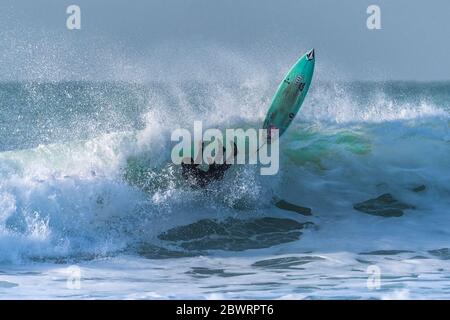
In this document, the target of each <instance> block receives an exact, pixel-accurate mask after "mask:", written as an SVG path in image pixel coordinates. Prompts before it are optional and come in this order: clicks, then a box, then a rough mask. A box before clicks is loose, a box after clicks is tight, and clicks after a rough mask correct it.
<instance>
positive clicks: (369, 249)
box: [0, 81, 450, 299]
mask: <svg viewBox="0 0 450 320" xmlns="http://www.w3.org/2000/svg"><path fill="white" fill-rule="evenodd" d="M275 89H276V82H275V81H274V82H273V83H272V82H270V83H261V82H252V81H242V82H241V83H231V84H221V83H214V82H212V83H208V82H186V83H171V82H164V83H163V82H154V83H145V84H131V83H124V82H48V83H38V82H4V83H1V84H0V299H12V298H19V299H27V298H31V299H40V298H45V299H46V298H51V299H62V298H70V299H95V298H105V299H111V298H119V299H122V298H125V299H160V298H170V299H196V298H199V299H219V298H227V299H228V298H233V299H234V298H236V299H260V298H261V299H396V298H400V299H423V298H432V299H434V298H437V299H450V183H449V181H450V83H449V82H436V83H432V82H430V83H421V82H341V83H330V82H319V81H313V84H312V86H311V89H310V92H309V94H308V96H307V98H306V100H305V103H304V104H303V107H302V109H301V110H300V112H299V114H298V115H297V117H296V118H295V120H294V122H293V124H292V126H291V127H290V128H289V130H288V131H287V132H286V133H285V135H284V136H283V137H282V138H281V145H280V171H279V173H278V174H277V175H275V176H261V175H260V174H259V168H258V166H257V165H236V166H233V167H232V168H231V169H230V170H229V171H228V172H227V173H226V175H225V179H224V180H223V181H220V182H215V183H212V184H211V185H210V186H208V188H207V190H193V189H191V188H190V187H189V186H187V185H186V183H185V182H184V181H183V179H182V178H181V174H180V168H179V166H176V165H174V164H172V162H171V160H170V152H171V149H172V147H173V143H172V142H171V141H170V134H171V132H172V130H174V129H176V128H180V127H181V128H187V129H192V128H193V122H194V121H195V120H201V121H203V124H204V127H209V128H221V129H224V128H239V127H242V128H249V127H255V128H259V127H260V126H261V124H262V121H263V119H264V116H265V113H266V111H267V109H268V106H269V104H270V99H271V96H272V94H273V92H274V91H275ZM299 207H305V208H310V209H311V215H305V213H307V212H308V210H306V209H303V210H298V208H299ZM305 210H306V211H305ZM298 211H300V213H299V212H298ZM302 213H303V214H302Z"/></svg>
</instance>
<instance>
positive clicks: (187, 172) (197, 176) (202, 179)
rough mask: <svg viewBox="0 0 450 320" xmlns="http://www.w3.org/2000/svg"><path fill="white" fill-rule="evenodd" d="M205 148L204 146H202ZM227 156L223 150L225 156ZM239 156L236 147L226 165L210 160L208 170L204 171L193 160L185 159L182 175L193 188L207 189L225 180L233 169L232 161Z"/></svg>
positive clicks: (182, 165)
mask: <svg viewBox="0 0 450 320" xmlns="http://www.w3.org/2000/svg"><path fill="white" fill-rule="evenodd" d="M202 148H203V146H202ZM225 154H226V150H225V148H223V155H225ZM236 155H237V147H236V144H235V145H234V152H233V155H232V156H231V157H230V158H229V159H227V160H226V161H225V162H224V163H216V162H213V160H212V159H209V160H210V164H209V167H208V170H206V171H205V170H202V169H201V168H199V165H198V164H196V163H195V162H194V159H192V158H185V159H184V160H183V162H182V164H181V170H182V171H181V175H182V176H183V178H184V179H185V180H186V181H187V182H188V183H189V184H190V185H191V187H200V188H205V187H206V186H207V185H208V184H209V183H211V182H213V181H220V180H222V179H223V178H224V176H225V172H226V171H227V170H228V169H229V168H230V167H231V164H230V163H232V161H233V160H232V159H233V158H234V157H236Z"/></svg>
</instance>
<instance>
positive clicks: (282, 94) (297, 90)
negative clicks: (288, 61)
mask: <svg viewBox="0 0 450 320" xmlns="http://www.w3.org/2000/svg"><path fill="white" fill-rule="evenodd" d="M314 63H315V57H314V49H311V50H310V51H308V52H307V53H305V54H304V55H303V56H302V57H301V58H300V59H298V61H297V62H296V63H295V64H294V65H293V66H292V67H291V69H290V70H289V72H288V73H287V74H286V76H285V77H284V79H283V81H282V82H281V83H280V85H279V86H278V89H277V91H276V92H275V95H274V96H273V98H272V104H271V105H270V108H269V111H268V112H267V115H266V119H265V120H264V125H263V128H264V129H267V130H268V136H267V141H268V142H269V143H270V140H271V130H272V129H278V130H279V137H281V135H282V134H283V133H284V132H285V131H286V129H287V128H288V127H289V125H290V124H291V122H292V120H293V119H294V118H295V115H296V114H297V112H298V110H299V109H300V107H301V105H302V103H303V100H304V99H305V97H306V94H307V93H308V89H309V85H310V84H311V80H312V76H313V73H314Z"/></svg>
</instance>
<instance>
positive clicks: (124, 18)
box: [0, 0, 450, 81]
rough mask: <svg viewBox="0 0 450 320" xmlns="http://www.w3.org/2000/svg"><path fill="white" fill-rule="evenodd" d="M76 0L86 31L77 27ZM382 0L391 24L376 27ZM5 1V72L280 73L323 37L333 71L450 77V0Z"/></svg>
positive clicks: (320, 63) (135, 76)
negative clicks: (372, 16)
mask: <svg viewBox="0 0 450 320" xmlns="http://www.w3.org/2000/svg"><path fill="white" fill-rule="evenodd" d="M72 4H75V5H78V6H79V7H80V9H81V30H68V29H67V27H66V19H67V17H68V14H66V8H67V7H68V6H69V5H72ZM372 4H375V5H378V6H379V7H380V10H381V29H380V30H369V29H368V28H367V26H366V20H367V18H368V17H369V15H368V14H367V12H366V10H367V7H368V6H369V5H372ZM0 8H1V10H0V36H1V39H2V41H1V42H0V59H1V60H0V61H1V62H2V63H0V79H2V80H21V79H43V80H45V79H50V80H63V79H80V80H86V79H98V80H105V79H112V80H131V81H133V80H158V79H165V80H167V79H177V80H180V79H197V80H205V79H214V80H218V79H228V80H231V81H232V80H234V79H235V78H239V74H241V75H242V74H247V75H248V74H257V75H260V76H261V77H271V76H273V75H278V74H280V73H282V72H284V71H286V69H287V68H288V66H289V65H291V64H292V63H293V62H295V60H296V59H297V58H298V57H299V56H300V55H301V54H303V53H304V52H305V51H306V50H307V49H309V48H312V47H314V48H315V49H316V58H317V62H316V68H317V72H318V75H319V76H320V78H321V79H324V80H349V79H350V80H352V79H356V80H413V81H434V80H450V59H449V57H450V41H449V35H450V1H448V0H430V1H428V2H423V1H416V0H414V1H411V0H339V1H338V0H277V1H275V0H271V1H269V0H132V1H131V0H70V1H66V0H34V1H29V0H0ZM255 77H256V75H255Z"/></svg>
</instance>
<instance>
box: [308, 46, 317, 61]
mask: <svg viewBox="0 0 450 320" xmlns="http://www.w3.org/2000/svg"><path fill="white" fill-rule="evenodd" d="M314 56H315V54H314V48H312V49H311V50H309V52H308V53H307V54H306V59H308V60H314Z"/></svg>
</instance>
